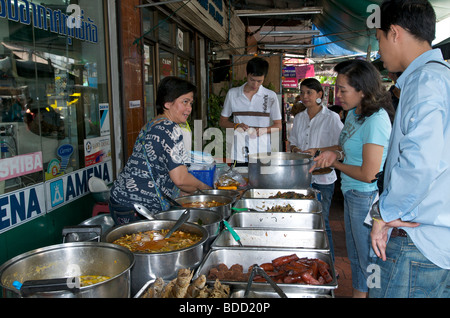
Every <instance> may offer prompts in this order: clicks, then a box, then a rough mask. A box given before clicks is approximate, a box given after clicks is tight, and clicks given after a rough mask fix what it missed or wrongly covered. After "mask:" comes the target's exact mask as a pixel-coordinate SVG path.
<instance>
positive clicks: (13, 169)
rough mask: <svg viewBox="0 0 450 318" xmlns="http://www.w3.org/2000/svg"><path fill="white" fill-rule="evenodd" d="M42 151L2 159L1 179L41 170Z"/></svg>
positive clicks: (0, 167)
mask: <svg viewBox="0 0 450 318" xmlns="http://www.w3.org/2000/svg"><path fill="white" fill-rule="evenodd" d="M42 169H43V164H42V152H41V151H38V152H33V153H28V154H25V155H19V156H15V157H11V158H6V159H2V160H0V181H3V180H8V179H11V178H16V177H20V176H24V175H27V174H30V173H33V172H37V171H41V170H42Z"/></svg>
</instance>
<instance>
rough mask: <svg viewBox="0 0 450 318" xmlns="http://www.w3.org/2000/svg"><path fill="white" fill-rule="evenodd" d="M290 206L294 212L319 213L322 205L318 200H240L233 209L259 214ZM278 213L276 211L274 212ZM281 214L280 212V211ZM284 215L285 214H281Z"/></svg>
mask: <svg viewBox="0 0 450 318" xmlns="http://www.w3.org/2000/svg"><path fill="white" fill-rule="evenodd" d="M288 204H290V205H291V206H292V207H293V208H294V210H295V212H309V213H321V212H322V204H321V203H320V202H319V201H318V200H307V199H305V200H297V199H294V200H285V199H240V200H238V201H236V203H235V205H234V207H235V208H238V209H242V208H247V209H254V210H256V211H260V212H267V211H266V210H267V209H268V208H273V207H275V206H281V207H284V206H287V205H288ZM274 212H278V211H274ZM280 212H281V211H280ZM283 213H285V212H283Z"/></svg>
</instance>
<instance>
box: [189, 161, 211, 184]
mask: <svg viewBox="0 0 450 318" xmlns="http://www.w3.org/2000/svg"><path fill="white" fill-rule="evenodd" d="M215 172H216V166H215V165H214V166H213V167H212V168H211V169H209V170H189V173H190V174H192V175H193V176H194V177H196V178H197V179H198V180H200V181H201V182H203V183H205V184H207V185H209V186H210V187H212V188H214V173H215Z"/></svg>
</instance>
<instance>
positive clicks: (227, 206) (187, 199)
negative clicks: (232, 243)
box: [175, 194, 233, 219]
mask: <svg viewBox="0 0 450 318" xmlns="http://www.w3.org/2000/svg"><path fill="white" fill-rule="evenodd" d="M175 201H176V202H177V203H179V204H180V205H183V204H187V203H193V202H211V201H216V202H220V203H221V205H219V206H214V207H205V208H195V209H202V210H211V211H215V212H217V213H219V214H220V215H221V216H222V217H223V218H225V219H226V218H228V217H229V216H230V215H231V205H232V204H233V199H232V198H231V197H228V196H223V195H214V194H194V195H187V196H184V197H179V198H176V199H175Z"/></svg>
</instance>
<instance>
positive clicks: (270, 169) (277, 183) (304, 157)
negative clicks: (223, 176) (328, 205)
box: [248, 152, 312, 189]
mask: <svg viewBox="0 0 450 318" xmlns="http://www.w3.org/2000/svg"><path fill="white" fill-rule="evenodd" d="M311 163H312V156H310V155H308V154H304V153H291V152H272V153H259V154H251V155H249V163H248V179H249V183H250V185H251V186H252V187H253V188H259V189H306V188H309V187H310V186H311V173H309V169H310V168H311Z"/></svg>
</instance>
